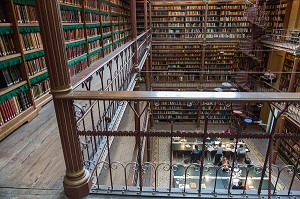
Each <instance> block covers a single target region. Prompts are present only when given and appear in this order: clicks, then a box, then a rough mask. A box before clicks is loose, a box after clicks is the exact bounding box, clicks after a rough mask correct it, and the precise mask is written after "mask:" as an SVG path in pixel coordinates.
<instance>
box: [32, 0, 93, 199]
mask: <svg viewBox="0 0 300 199" xmlns="http://www.w3.org/2000/svg"><path fill="white" fill-rule="evenodd" d="M35 5H36V11H37V15H38V20H39V25H40V29H41V36H42V40H43V44H44V45H43V46H44V52H45V60H46V64H47V69H48V73H49V78H50V83H51V93H52V95H53V103H54V108H55V112H56V118H57V124H58V129H59V134H60V139H61V145H62V150H63V154H64V160H65V164H66V175H65V177H64V181H63V184H64V190H65V193H66V195H67V196H69V197H70V198H81V197H83V196H86V195H88V194H89V190H90V186H91V181H90V174H89V172H88V171H87V170H86V169H85V168H84V167H83V160H82V155H81V150H80V144H79V141H78V135H77V133H76V125H75V118H74V107H73V103H72V101H70V100H58V99H56V97H57V96H59V95H61V94H65V93H69V92H71V91H72V87H71V83H70V74H69V68H68V63H67V56H66V50H65V40H64V34H63V28H62V23H61V14H60V8H59V2H58V0H36V1H35Z"/></svg>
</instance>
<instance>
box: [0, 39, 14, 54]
mask: <svg viewBox="0 0 300 199" xmlns="http://www.w3.org/2000/svg"><path fill="white" fill-rule="evenodd" d="M15 53H16V48H15V44H14V41H13V38H12V35H0V57H3V56H6V55H11V54H15Z"/></svg>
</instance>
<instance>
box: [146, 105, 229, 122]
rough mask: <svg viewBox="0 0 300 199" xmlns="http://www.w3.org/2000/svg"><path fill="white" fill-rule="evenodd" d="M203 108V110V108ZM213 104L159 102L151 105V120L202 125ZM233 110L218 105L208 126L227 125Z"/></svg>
mask: <svg viewBox="0 0 300 199" xmlns="http://www.w3.org/2000/svg"><path fill="white" fill-rule="evenodd" d="M203 107H204V108H203ZM213 107H214V104H213V103H205V104H201V108H202V109H200V106H199V105H198V104H195V103H193V102H161V103H160V104H159V103H155V102H154V103H153V105H152V109H153V110H152V119H153V122H154V123H157V122H160V123H162V122H163V123H166V122H169V118H171V117H172V118H174V119H175V121H176V122H180V123H194V124H195V123H199V124H200V123H204V120H205V118H204V115H208V114H209V113H210V112H211V110H212V109H213ZM232 110H233V108H232V107H231V106H229V107H228V106H225V104H220V105H219V106H218V108H216V109H215V111H214V112H213V113H212V114H211V116H210V117H209V120H208V122H209V123H210V124H228V123H229V122H230V121H232V120H233V118H234V116H233V114H232Z"/></svg>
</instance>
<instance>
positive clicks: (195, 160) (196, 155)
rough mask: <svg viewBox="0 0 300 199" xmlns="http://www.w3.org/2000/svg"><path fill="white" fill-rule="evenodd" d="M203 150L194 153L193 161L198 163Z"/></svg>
mask: <svg viewBox="0 0 300 199" xmlns="http://www.w3.org/2000/svg"><path fill="white" fill-rule="evenodd" d="M200 156H201V152H200V153H199V154H192V156H191V161H192V163H197V162H198V161H199V160H200Z"/></svg>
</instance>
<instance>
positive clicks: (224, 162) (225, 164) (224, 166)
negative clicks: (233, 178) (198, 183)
mask: <svg viewBox="0 0 300 199" xmlns="http://www.w3.org/2000/svg"><path fill="white" fill-rule="evenodd" d="M218 166H222V171H226V172H227V171H228V170H229V161H228V159H227V158H226V157H223V158H222V160H221V161H220V163H219V165H218Z"/></svg>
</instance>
